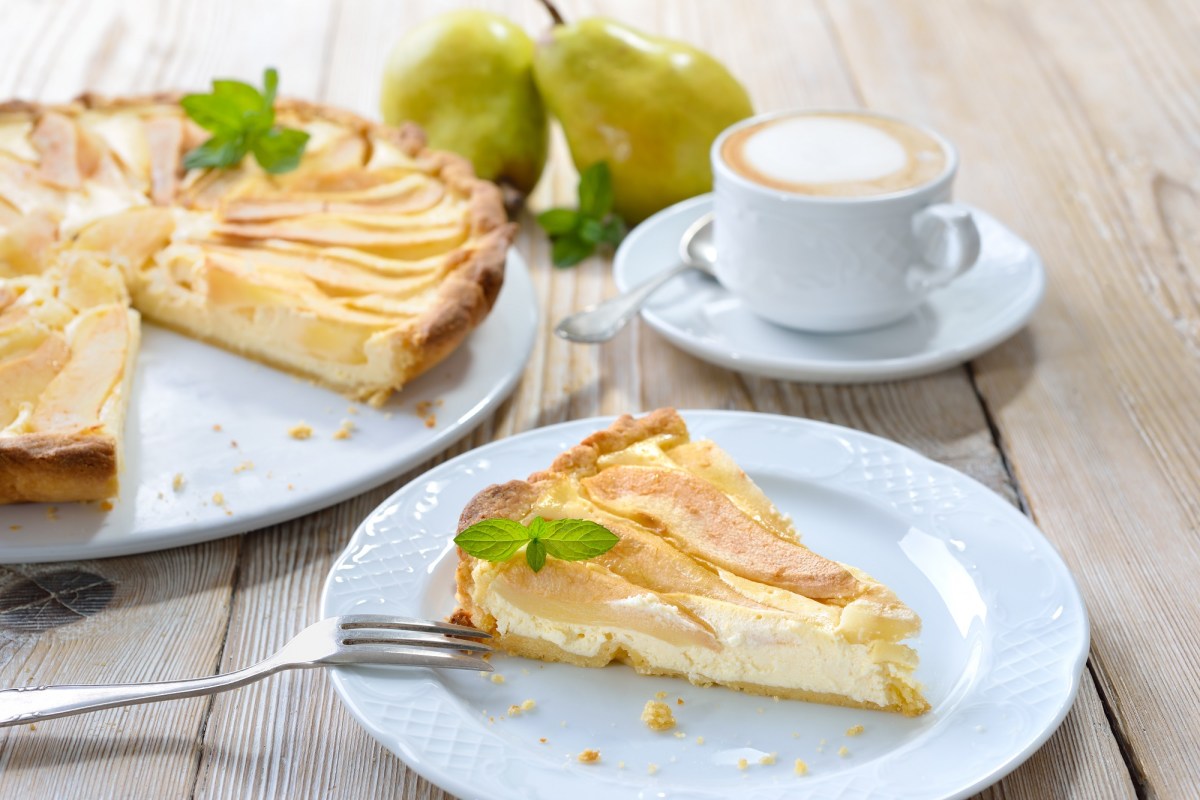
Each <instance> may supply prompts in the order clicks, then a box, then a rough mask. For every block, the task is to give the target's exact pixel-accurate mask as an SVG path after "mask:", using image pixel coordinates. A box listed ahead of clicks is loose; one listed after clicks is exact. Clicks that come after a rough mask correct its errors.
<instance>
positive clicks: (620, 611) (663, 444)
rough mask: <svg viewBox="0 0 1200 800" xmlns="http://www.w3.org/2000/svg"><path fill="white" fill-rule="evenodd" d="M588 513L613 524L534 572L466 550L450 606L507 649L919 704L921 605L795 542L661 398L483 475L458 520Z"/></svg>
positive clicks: (750, 685)
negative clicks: (538, 463)
mask: <svg viewBox="0 0 1200 800" xmlns="http://www.w3.org/2000/svg"><path fill="white" fill-rule="evenodd" d="M537 516H540V517H542V518H544V519H548V520H549V519H564V518H571V519H588V520H592V521H594V522H597V523H599V524H601V525H604V526H605V527H607V528H608V529H609V530H611V531H612V532H613V533H615V534H616V535H617V536H618V537H619V542H618V543H617V545H616V546H615V547H613V548H612V549H611V550H609V551H608V552H607V553H605V554H603V555H601V556H598V557H596V558H594V559H591V560H589V561H573V562H568V561H560V560H558V559H554V558H550V559H548V560H547V561H546V564H545V566H544V567H543V568H542V569H541V570H540V571H539V572H536V573H535V572H533V571H532V570H531V569H530V568H529V566H528V565H527V564H526V562H525V559H524V558H523V557H521V555H518V556H516V557H514V558H512V559H509V560H508V561H504V562H498V563H494V562H489V561H483V560H480V559H476V558H474V557H472V556H470V555H469V554H467V553H465V552H464V551H462V550H460V551H459V556H460V562H459V565H458V569H457V573H456V580H457V599H458V603H459V608H458V610H457V611H456V612H455V615H454V619H455V620H456V621H458V622H461V623H467V624H471V625H474V626H476V627H477V628H480V629H482V630H486V631H488V632H489V633H492V634H493V635H494V636H495V637H496V639H495V642H496V643H497V644H498V645H499V646H500V647H502V648H504V649H505V650H507V651H509V652H511V653H514V654H516V655H522V656H527V657H530V658H538V659H542V660H546V661H563V662H567V663H570V664H576V665H579V666H586V667H602V666H605V665H606V664H608V663H610V662H612V661H619V662H624V663H627V664H629V665H631V666H632V667H633V668H634V669H635V670H637V671H638V672H641V673H644V674H648V675H673V676H678V677H683V678H687V679H688V680H690V681H691V682H692V683H695V684H698V685H709V684H721V685H724V686H729V687H732V688H735V689H741V690H743V691H746V692H751V693H754V694H763V695H771V696H775V697H784V698H794V699H801V700H809V701H815V702H823V703H832V704H836V705H843V706H853V707H858V708H870V709H880V710H886V711H894V712H899V713H902V714H906V715H917V714H922V713H924V712H925V711H927V710H928V708H929V705H928V703H927V702H926V701H925V698H924V697H923V696H922V693H921V689H920V686H919V684H917V683H916V682H915V680H914V677H913V672H914V670H915V668H916V665H917V655H916V653H915V652H914V651H913V650H912V649H911V648H910V647H907V646H905V645H904V644H901V641H902V640H903V639H906V638H908V637H911V636H914V635H915V634H917V633H918V632H919V630H920V625H921V622H920V619H919V618H918V616H917V615H916V614H915V613H914V612H913V611H912V610H911V609H909V608H908V607H907V606H906V605H905V604H904V603H902V602H901V601H900V600H899V599H898V598H897V597H896V595H895V593H894V592H892V591H891V590H890V589H889V588H888V587H886V586H884V585H883V584H881V583H879V582H878V581H876V580H874V579H872V578H871V577H870V576H869V575H866V574H865V573H863V572H862V571H860V570H858V569H855V568H854V567H851V566H848V565H845V564H840V563H838V562H835V561H830V560H829V559H826V558H823V557H821V556H820V555H818V554H816V553H814V552H812V551H811V550H809V549H808V548H806V547H805V546H804V545H803V544H801V542H800V538H799V536H798V535H797V534H796V531H795V530H794V528H793V527H792V524H791V522H790V521H789V520H788V519H787V518H786V517H785V516H784V515H782V514H781V513H780V512H779V511H778V510H777V509H776V508H775V507H774V506H773V505H772V503H771V501H770V500H768V499H767V497H766V496H765V495H764V494H763V493H762V491H761V490H760V489H759V488H758V487H757V486H756V485H755V484H754V483H753V482H752V481H751V480H750V479H749V478H748V477H747V476H746V474H745V473H744V472H743V471H742V470H741V469H740V468H739V467H738V466H737V464H735V463H734V461H733V460H732V459H731V458H730V457H729V456H728V455H727V454H726V453H725V452H724V451H722V450H721V449H720V448H719V447H717V446H716V445H715V444H714V443H713V442H711V441H706V440H701V441H691V440H690V439H689V437H688V431H687V427H686V425H685V424H684V421H683V419H682V418H681V417H680V416H679V415H678V414H676V413H675V411H673V410H671V409H661V410H659V411H655V412H653V413H651V414H649V415H647V416H645V417H643V418H641V419H636V420H635V419H633V418H632V417H628V416H626V417H622V418H621V419H619V420H617V421H616V422H615V423H614V424H613V425H612V427H610V428H609V429H608V430H605V431H601V432H599V433H597V434H595V435H593V436H591V437H589V438H587V439H585V440H584V441H583V442H582V443H581V444H579V445H578V446H576V447H574V448H572V449H570V450H568V451H567V452H565V453H563V454H562V455H560V456H559V457H558V458H557V459H556V460H555V461H554V463H553V464H552V465H551V467H550V469H548V470H546V471H544V472H538V473H535V474H533V475H531V476H530V477H529V479H528V480H525V481H511V482H509V483H506V484H503V485H496V486H491V487H489V488H487V489H485V490H483V491H482V492H480V493H479V494H478V495H476V496H475V498H474V499H473V500H472V501H471V502H470V503H469V504H468V506H467V508H466V509H465V510H464V511H463V514H462V519H461V520H460V530H462V529H465V528H467V527H469V526H470V525H472V524H474V523H476V522H478V521H480V520H482V519H489V518H496V517H503V518H507V519H512V520H517V521H520V522H525V523H527V522H528V521H529V520H531V519H533V518H534V517H537Z"/></svg>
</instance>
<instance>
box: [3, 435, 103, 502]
mask: <svg viewBox="0 0 1200 800" xmlns="http://www.w3.org/2000/svg"><path fill="white" fill-rule="evenodd" d="M116 492H117V442H116V440H115V439H114V438H113V437H111V436H107V435H103V434H89V433H84V434H76V435H69V434H51V433H27V434H22V435H20V436H11V437H0V503H59V502H69V501H72V500H103V499H105V498H106V497H112V496H113V495H114V494H116Z"/></svg>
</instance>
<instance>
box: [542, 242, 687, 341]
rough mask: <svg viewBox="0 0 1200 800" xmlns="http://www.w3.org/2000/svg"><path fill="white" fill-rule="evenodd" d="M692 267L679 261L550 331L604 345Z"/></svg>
mask: <svg viewBox="0 0 1200 800" xmlns="http://www.w3.org/2000/svg"><path fill="white" fill-rule="evenodd" d="M690 269H695V267H693V266H691V265H690V264H685V263H683V262H680V263H678V264H676V265H675V266H674V267H672V268H671V269H668V270H663V271H662V272H660V273H658V274H657V275H655V276H654V277H652V278H648V279H647V280H645V281H643V282H642V283H639V284H638V285H637V286H635V287H633V288H632V289H630V290H629V291H628V292H626V293H625V294H620V295H617V296H616V297H610V298H609V299H608V300H605V301H604V302H603V303H600V304H598V305H594V306H592V307H590V308H585V309H584V310H583V311H577V312H576V313H574V314H572V315H571V316H569V317H567V318H565V319H564V320H563V321H562V322H560V323H558V326H557V327H556V328H555V329H554V332H555V333H557V334H558V335H559V336H561V337H562V338H564V339H566V340H568V341H572V342H581V343H585V344H598V343H599V342H607V341H608V340H609V339H611V338H613V337H614V336H616V335H617V332H618V331H619V330H621V328H624V327H625V323H627V322H629V320H630V319H632V318H633V315H634V314H636V313H637V312H638V309H640V308H641V307H642V305H643V304H645V302H646V300H647V299H648V298H649V297H650V295H652V294H654V292H655V291H656V290H657V289H658V287H660V286H662V285H663V284H664V283H666V282H667V281H669V280H671V279H672V278H674V277H675V276H676V275H679V274H681V273H684V272H687V271H688V270H690Z"/></svg>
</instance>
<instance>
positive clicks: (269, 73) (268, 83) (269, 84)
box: [262, 67, 279, 116]
mask: <svg viewBox="0 0 1200 800" xmlns="http://www.w3.org/2000/svg"><path fill="white" fill-rule="evenodd" d="M263 90H264V91H263V100H262V110H263V111H266V112H268V113H269V114H271V115H272V116H274V114H275V93H276V92H277V91H279V71H278V70H276V69H275V68H274V67H267V68H266V70H265V71H263Z"/></svg>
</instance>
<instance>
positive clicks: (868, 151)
mask: <svg viewBox="0 0 1200 800" xmlns="http://www.w3.org/2000/svg"><path fill="white" fill-rule="evenodd" d="M742 153H743V156H744V158H745V160H746V162H747V163H748V164H749V165H750V166H751V167H752V168H753V169H755V170H756V171H758V172H760V173H762V174H763V175H767V176H770V177H772V178H775V179H776V180H779V181H784V182H786V183H796V184H829V183H848V182H852V181H873V180H877V179H879V178H883V177H886V176H888V175H891V174H893V173H895V172H899V171H900V170H902V169H904V168H905V166H906V165H907V164H908V153H907V151H906V150H905V148H904V145H903V144H902V143H901V142H900V141H899V140H898V139H896V138H894V137H892V136H890V135H888V133H887V132H885V131H883V130H880V129H879V128H877V127H874V126H872V125H866V124H863V123H861V122H856V121H854V120H850V119H845V118H840V119H839V118H834V117H817V116H810V117H805V116H800V117H793V118H791V119H784V120H780V121H778V122H776V123H775V124H773V125H766V126H764V127H762V128H760V129H759V130H758V131H756V132H755V133H754V134H753V135H751V136H750V137H749V138H748V139H747V140H746V141H745V143H744V145H743V151H742Z"/></svg>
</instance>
